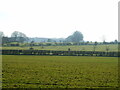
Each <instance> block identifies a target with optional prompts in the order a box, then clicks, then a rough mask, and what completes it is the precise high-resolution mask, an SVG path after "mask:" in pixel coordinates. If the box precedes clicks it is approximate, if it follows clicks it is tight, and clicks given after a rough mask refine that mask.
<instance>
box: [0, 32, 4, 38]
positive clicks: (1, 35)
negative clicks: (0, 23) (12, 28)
mask: <svg viewBox="0 0 120 90" xmlns="http://www.w3.org/2000/svg"><path fill="white" fill-rule="evenodd" d="M2 37H4V33H3V32H1V31H0V39H1V38H2Z"/></svg>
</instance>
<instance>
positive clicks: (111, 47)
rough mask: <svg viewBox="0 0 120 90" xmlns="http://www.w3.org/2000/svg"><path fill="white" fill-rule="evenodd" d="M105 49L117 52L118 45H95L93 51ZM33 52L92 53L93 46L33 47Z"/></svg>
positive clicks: (17, 48)
mask: <svg viewBox="0 0 120 90" xmlns="http://www.w3.org/2000/svg"><path fill="white" fill-rule="evenodd" d="M106 47H109V51H110V52H112V51H118V44H110V45H105V44H104V45H97V46H96V47H95V51H106ZM29 48H30V47H28V46H22V47H21V46H10V47H0V49H4V50H6V49H7V50H8V49H13V50H28V49H29ZM33 48H34V49H35V50H58V51H68V48H70V49H71V51H94V46H93V45H70V46H69V45H67V46H43V47H42V46H33Z"/></svg>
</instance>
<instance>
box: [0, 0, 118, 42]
mask: <svg viewBox="0 0 120 90" xmlns="http://www.w3.org/2000/svg"><path fill="white" fill-rule="evenodd" d="M76 30H78V31H80V32H82V33H83V35H84V40H86V41H102V40H103V39H106V41H113V40H115V39H118V0H1V1H0V31H3V32H4V34H5V35H6V36H10V35H11V33H12V32H13V31H21V32H23V33H25V34H26V35H27V36H29V37H50V38H55V37H56V38H66V37H67V36H69V35H70V34H72V33H73V32H74V31H76Z"/></svg>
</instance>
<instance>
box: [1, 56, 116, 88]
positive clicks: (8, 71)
mask: <svg viewBox="0 0 120 90" xmlns="http://www.w3.org/2000/svg"><path fill="white" fill-rule="evenodd" d="M2 57H3V64H2V66H3V75H2V76H3V79H2V80H3V88H107V87H108V88H109V87H110V88H113V87H117V86H118V66H117V65H118V59H117V58H116V57H84V56H81V57H80V56H17V55H16V56H14V55H12V56H11V55H3V56H2Z"/></svg>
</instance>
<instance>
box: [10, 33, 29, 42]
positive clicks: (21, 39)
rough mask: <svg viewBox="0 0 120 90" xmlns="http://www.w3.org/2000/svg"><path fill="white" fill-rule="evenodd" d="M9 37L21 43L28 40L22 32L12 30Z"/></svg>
mask: <svg viewBox="0 0 120 90" xmlns="http://www.w3.org/2000/svg"><path fill="white" fill-rule="evenodd" d="M11 37H12V38H13V39H14V41H15V42H21V43H23V42H24V41H27V40H28V37H27V36H26V35H25V34H24V33H22V32H18V31H14V32H13V33H12V34H11Z"/></svg>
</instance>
